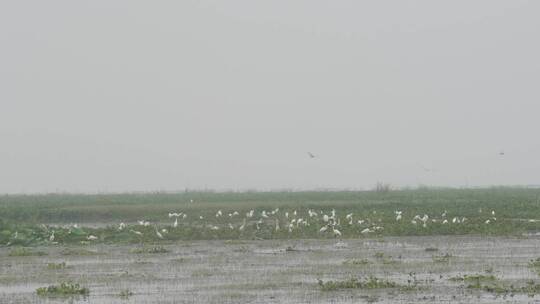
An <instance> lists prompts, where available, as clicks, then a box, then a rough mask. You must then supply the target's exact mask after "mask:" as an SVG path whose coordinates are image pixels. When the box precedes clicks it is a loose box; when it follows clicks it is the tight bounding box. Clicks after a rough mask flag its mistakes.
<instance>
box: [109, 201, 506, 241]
mask: <svg viewBox="0 0 540 304" xmlns="http://www.w3.org/2000/svg"><path fill="white" fill-rule="evenodd" d="M479 213H482V210H481V209H479ZM192 216H193V218H194V219H195V222H196V225H197V226H198V227H201V228H203V229H204V228H206V229H209V230H212V231H218V230H222V229H229V230H238V231H240V232H241V231H243V230H244V229H246V227H248V226H251V227H253V229H255V230H260V229H261V227H262V225H266V226H269V225H271V226H273V227H272V229H273V230H274V231H276V232H278V231H281V230H282V229H284V230H286V231H288V232H289V233H292V232H293V231H295V230H302V229H305V228H306V227H310V226H312V225H315V226H316V227H317V229H318V232H319V233H321V234H326V233H331V234H332V235H333V236H334V237H341V236H342V233H341V231H340V229H341V228H342V227H344V226H349V227H357V228H360V229H359V231H360V234H362V235H367V234H371V233H375V232H378V231H382V230H384V227H383V220H382V218H381V216H380V214H377V211H373V212H372V214H371V216H369V217H362V218H360V217H356V216H355V215H354V213H348V214H346V215H345V216H342V217H340V216H338V215H337V213H336V210H335V209H332V210H331V211H329V212H324V211H323V210H318V211H317V210H314V209H307V211H305V212H301V211H298V210H292V211H285V212H281V211H280V209H279V208H275V209H273V210H262V211H258V212H256V211H255V210H250V211H248V212H246V213H245V215H244V216H241V215H240V212H238V211H232V212H228V213H226V212H223V211H222V210H221V209H220V210H217V211H216V213H215V215H214V216H213V217H214V218H215V219H213V220H212V219H208V220H205V217H204V216H203V215H192ZM393 216H394V217H395V221H396V222H402V221H405V220H404V213H403V211H402V210H395V211H394V215H393ZM190 217H191V216H189V217H188V214H187V213H185V212H169V213H168V218H169V220H171V221H172V223H171V224H170V225H166V226H167V227H166V228H161V229H158V224H159V223H155V224H151V223H150V222H149V221H147V220H139V221H137V225H134V227H132V229H130V230H129V231H130V232H132V233H134V234H136V235H139V236H141V235H143V232H141V231H139V230H136V229H137V228H136V226H143V227H148V226H151V225H153V226H154V232H155V235H156V236H157V237H158V238H160V239H164V238H165V235H166V234H167V233H169V230H170V229H182V227H184V225H193V224H194V223H193V221H189V220H188V218H190ZM197 219H198V220H197ZM342 219H343V220H342ZM496 220H497V218H496V217H495V211H494V210H492V211H491V213H490V216H489V217H488V218H486V219H485V221H484V220H483V221H484V224H486V225H487V224H490V223H492V222H493V221H496ZM467 221H468V219H467V218H466V217H463V216H454V217H448V212H447V211H446V210H444V212H442V213H441V214H440V215H437V216H429V215H428V214H423V215H420V214H416V215H414V216H413V217H412V218H411V219H410V225H414V226H417V225H418V226H419V227H423V228H427V227H428V225H431V224H440V225H459V224H463V223H466V222H467ZM126 227H127V225H126V224H125V223H120V224H119V226H118V230H124V229H126Z"/></svg>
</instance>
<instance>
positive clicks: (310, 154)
mask: <svg viewBox="0 0 540 304" xmlns="http://www.w3.org/2000/svg"><path fill="white" fill-rule="evenodd" d="M307 154H308V156H309V158H315V157H317V156H315V154H313V153H311V152H308V153H307Z"/></svg>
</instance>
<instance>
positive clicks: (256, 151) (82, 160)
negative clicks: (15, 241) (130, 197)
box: [0, 0, 540, 193]
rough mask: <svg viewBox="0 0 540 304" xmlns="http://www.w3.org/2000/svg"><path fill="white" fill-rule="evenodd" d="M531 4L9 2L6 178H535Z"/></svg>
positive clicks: (24, 186) (1, 131)
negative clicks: (311, 154) (315, 156)
mask: <svg viewBox="0 0 540 304" xmlns="http://www.w3.org/2000/svg"><path fill="white" fill-rule="evenodd" d="M539 16H540V1H520V0H507V1H494V0H485V1H470V0H462V1H432V0H426V1H397V0H396V1H378V0H377V1H357V0H354V1H353V0H351V1H315V0H301V1H275V0H273V1H253V0H246V1H234V0H233V1H220V0H218V1H200V0H199V1H187V0H186V1H133V0H129V1H109V0H106V1H105V0H104V1H67V0H66V1H2V2H1V3H0V193H6V192H8V193H13V192H50V191H58V190H61V191H70V192H95V191H134V190H139V191H145V190H158V189H162V190H182V189H184V188H185V187H189V188H205V187H207V188H215V189H229V188H231V189H247V188H258V189H276V188H297V189H300V188H301V189H311V188H319V187H331V188H335V187H337V188H345V187H354V188H362V187H364V188H365V187H371V186H372V185H373V184H375V182H376V181H384V182H388V183H391V184H393V185H396V186H416V185H418V184H427V185H439V186H463V185H471V186H481V185H501V184H506V185H508V184H540V159H539V158H540V140H539V138H540V137H539V135H538V132H539V131H540V98H539V97H540V92H539V90H540V60H539V54H540V38H539V37H540V18H539ZM308 151H310V152H313V153H314V154H316V155H317V156H318V157H317V158H314V159H310V158H309V157H308V155H307V152H308ZM501 151H504V152H505V155H504V156H503V155H499V152H501ZM425 169H429V170H430V171H426V170H425Z"/></svg>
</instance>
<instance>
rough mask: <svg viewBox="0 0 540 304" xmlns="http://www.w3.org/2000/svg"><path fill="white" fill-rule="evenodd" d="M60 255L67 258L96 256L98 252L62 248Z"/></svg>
mask: <svg viewBox="0 0 540 304" xmlns="http://www.w3.org/2000/svg"><path fill="white" fill-rule="evenodd" d="M60 254H62V255H67V256H89V255H98V254H99V252H97V251H92V250H88V249H84V248H64V249H63V250H62V251H61V252H60Z"/></svg>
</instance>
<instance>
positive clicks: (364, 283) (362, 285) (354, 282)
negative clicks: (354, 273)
mask: <svg viewBox="0 0 540 304" xmlns="http://www.w3.org/2000/svg"><path fill="white" fill-rule="evenodd" d="M317 282H318V284H319V287H320V288H321V290H322V291H334V290H339V289H382V288H396V287H400V285H398V284H397V283H394V282H392V281H388V280H383V279H379V278H377V277H374V276H370V277H368V278H366V279H364V280H361V279H357V278H350V279H347V280H343V281H326V282H323V280H320V279H319V280H317Z"/></svg>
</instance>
